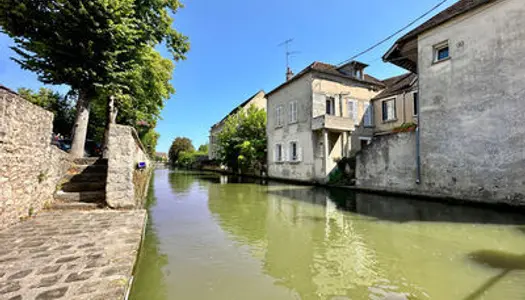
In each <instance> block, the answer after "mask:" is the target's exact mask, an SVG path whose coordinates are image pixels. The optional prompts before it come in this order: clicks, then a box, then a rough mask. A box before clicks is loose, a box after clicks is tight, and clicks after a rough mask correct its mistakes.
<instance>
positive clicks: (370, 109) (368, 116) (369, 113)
mask: <svg viewBox="0 0 525 300" xmlns="http://www.w3.org/2000/svg"><path fill="white" fill-rule="evenodd" d="M373 113H374V106H373V105H372V104H371V103H368V104H367V105H366V111H365V116H364V120H363V125H364V126H366V127H371V126H374V123H373V122H374V121H373V120H374V115H373Z"/></svg>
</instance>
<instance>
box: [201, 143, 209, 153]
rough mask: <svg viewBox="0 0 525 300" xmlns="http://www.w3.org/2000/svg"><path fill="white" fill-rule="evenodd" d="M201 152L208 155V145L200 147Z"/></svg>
mask: <svg viewBox="0 0 525 300" xmlns="http://www.w3.org/2000/svg"><path fill="white" fill-rule="evenodd" d="M199 152H202V153H208V144H204V145H200V146H199Z"/></svg>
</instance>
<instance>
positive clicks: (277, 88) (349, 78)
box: [266, 63, 385, 97]
mask: <svg viewBox="0 0 525 300" xmlns="http://www.w3.org/2000/svg"><path fill="white" fill-rule="evenodd" d="M312 66H313V63H312V64H311V65H309V66H308V67H306V68H305V69H303V70H302V71H301V72H299V73H298V74H297V75H296V76H294V77H292V78H291V79H290V80H287V81H285V82H283V83H281V84H280V85H279V86H277V87H276V88H275V89H273V90H271V91H270V92H268V93H267V94H266V97H270V96H271V95H273V94H274V93H276V92H277V91H279V90H280V89H282V88H284V87H285V86H287V85H288V84H290V83H292V82H293V81H295V80H298V79H299V78H301V77H303V76H304V75H306V74H309V73H315V72H317V73H320V74H326V75H332V76H336V77H339V78H343V79H348V80H351V81H355V82H358V83H362V84H369V85H374V86H377V87H385V85H384V84H378V83H375V82H370V81H366V80H361V79H357V78H353V77H350V76H345V75H342V74H341V75H338V74H334V73H330V72H324V71H320V70H316V69H312Z"/></svg>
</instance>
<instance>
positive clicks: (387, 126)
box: [371, 73, 418, 135]
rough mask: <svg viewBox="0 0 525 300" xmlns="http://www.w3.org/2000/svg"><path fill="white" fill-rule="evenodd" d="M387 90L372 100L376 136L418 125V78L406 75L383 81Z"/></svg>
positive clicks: (411, 74) (409, 74) (410, 74)
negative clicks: (405, 126)
mask: <svg viewBox="0 0 525 300" xmlns="http://www.w3.org/2000/svg"><path fill="white" fill-rule="evenodd" d="M383 82H384V84H385V86H386V88H385V89H384V90H383V91H382V92H381V93H379V95H377V96H375V97H374V99H372V101H371V103H372V106H373V117H372V119H373V120H374V134H376V135H377V134H384V133H390V132H392V130H393V129H394V128H396V127H399V126H401V125H403V124H408V123H417V103H418V92H417V76H416V75H415V74H413V73H406V74H403V75H400V76H396V77H392V78H388V79H385V80H383Z"/></svg>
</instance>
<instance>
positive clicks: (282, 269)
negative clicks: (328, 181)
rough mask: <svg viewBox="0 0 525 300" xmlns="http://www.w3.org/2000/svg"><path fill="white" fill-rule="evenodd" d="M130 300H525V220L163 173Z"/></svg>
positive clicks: (151, 197) (402, 201)
mask: <svg viewBox="0 0 525 300" xmlns="http://www.w3.org/2000/svg"><path fill="white" fill-rule="evenodd" d="M148 210H149V223H148V227H147V232H146V239H145V242H144V246H143V248H142V250H141V254H140V258H139V262H138V267H137V270H136V276H135V280H134V283H133V288H132V291H131V295H130V298H131V299H144V300H157V299H158V300H160V299H181V300H192V299H195V300H208V299H210V300H226V299H228V300H235V299H239V300H245V299H250V300H252V299H253V300H259V299H261V300H262V299H265V300H266V299H271V300H273V299H275V300H281V299H283V300H285V299H294V300H295V299H303V300H307V299H334V300H342V299H378V300H379V299H443V300H454V299H461V300H474V299H494V300H496V299H497V300H513V299H525V216H524V215H521V214H518V213H515V214H513V213H498V212H494V211H491V210H486V209H480V208H472V207H464V206H452V205H445V204H439V203H429V202H423V201H417V200H413V199H403V198H393V197H385V196H378V195H371V194H359V193H353V192H351V191H348V190H338V189H333V190H332V189H330V190H327V189H322V188H313V187H307V186H295V185H284V184H279V183H273V182H270V183H260V182H243V181H241V180H239V179H236V178H231V177H230V178H228V177H226V176H220V175H217V174H205V173H190V172H179V171H170V170H157V171H156V172H155V174H154V179H153V184H152V188H151V189H150V194H149V197H148Z"/></svg>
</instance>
